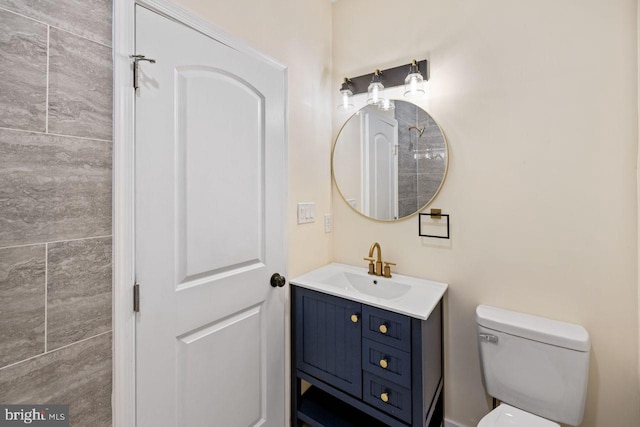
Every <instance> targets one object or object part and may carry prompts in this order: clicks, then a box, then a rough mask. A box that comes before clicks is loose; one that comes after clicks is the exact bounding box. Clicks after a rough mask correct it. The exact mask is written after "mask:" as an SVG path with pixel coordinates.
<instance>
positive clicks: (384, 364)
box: [380, 359, 389, 369]
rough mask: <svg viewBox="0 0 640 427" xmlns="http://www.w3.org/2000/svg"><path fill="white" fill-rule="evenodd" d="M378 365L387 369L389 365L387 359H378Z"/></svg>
mask: <svg viewBox="0 0 640 427" xmlns="http://www.w3.org/2000/svg"><path fill="white" fill-rule="evenodd" d="M380 366H381V367H382V369H387V366H389V363H388V362H387V359H380Z"/></svg>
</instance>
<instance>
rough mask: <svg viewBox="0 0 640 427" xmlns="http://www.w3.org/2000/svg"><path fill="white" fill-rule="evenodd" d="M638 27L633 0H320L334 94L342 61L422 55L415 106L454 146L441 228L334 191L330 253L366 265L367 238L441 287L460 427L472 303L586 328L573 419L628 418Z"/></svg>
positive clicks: (474, 382)
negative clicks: (328, 24) (424, 64)
mask: <svg viewBox="0 0 640 427" xmlns="http://www.w3.org/2000/svg"><path fill="white" fill-rule="evenodd" d="M636 27H637V14H636V0H616V1H601V0H586V1H585V0H568V1H562V2H558V1H554V0H541V1H537V2H520V1H510V0H486V1H474V2H472V1H468V0H449V1H436V0H403V1H401V2H392V3H390V2H388V1H382V0H339V1H338V2H337V3H334V5H333V85H332V88H333V89H335V90H334V105H337V103H338V99H337V96H335V95H337V94H338V93H337V89H338V87H339V84H340V82H341V79H342V77H343V76H345V75H348V76H354V75H359V74H363V73H368V72H371V71H373V69H374V68H376V67H379V68H386V67H390V66H395V65H399V64H403V63H407V62H409V61H410V60H411V59H412V57H415V58H416V59H422V58H424V57H427V58H428V59H429V60H430V61H431V79H430V81H429V83H428V85H427V87H428V95H427V98H426V100H425V101H423V102H422V103H421V104H422V106H423V107H424V108H425V109H426V110H427V111H428V112H429V113H431V114H432V115H433V117H434V118H435V119H436V121H438V123H439V124H440V125H441V126H442V128H443V129H444V131H445V133H446V136H447V138H448V141H449V144H450V155H451V160H450V168H449V174H448V178H447V181H446V183H445V186H444V188H443V189H442V192H441V194H440V195H439V196H438V197H437V199H436V201H435V203H434V206H435V207H439V208H442V209H443V211H444V212H445V213H449V214H451V224H452V231H451V232H452V239H451V240H450V241H445V242H440V241H436V240H435V239H421V238H419V237H418V236H417V231H416V230H417V224H416V222H417V219H416V218H415V217H413V218H411V219H409V220H405V221H401V222H398V223H396V224H381V223H376V222H372V221H367V220H365V219H362V218H361V217H359V216H358V215H357V214H355V213H354V212H352V211H351V209H349V208H348V207H347V206H346V204H345V203H344V202H343V201H342V200H341V199H340V198H339V196H338V194H337V192H336V191H335V189H334V192H333V207H334V215H335V229H334V245H333V253H334V258H335V260H337V261H341V262H347V263H350V264H356V265H362V266H363V267H364V266H365V265H364V264H363V261H362V257H363V256H365V255H366V251H367V248H368V247H369V245H370V244H371V242H372V241H374V240H377V241H379V242H380V243H381V244H382V248H383V252H384V255H385V258H387V259H388V260H391V261H396V262H397V263H398V266H397V270H398V271H399V272H401V273H406V274H410V275H416V276H420V277H425V278H432V279H435V280H441V281H445V282H448V283H449V284H450V288H449V289H450V290H449V294H448V298H447V312H446V343H447V346H446V375H447V378H446V413H447V417H448V418H450V419H452V420H453V421H455V422H457V423H459V424H460V425H463V426H468V427H471V426H476V424H477V422H478V421H479V419H480V418H481V417H482V416H483V415H484V414H485V413H486V412H487V411H488V410H489V404H488V402H487V400H486V399H485V393H484V390H483V387H482V383H481V378H480V370H479V366H478V356H477V351H476V338H475V324H474V309H475V307H476V306H477V305H478V304H492V305H496V306H500V307H505V308H509V309H513V310H520V311H525V312H529V313H533V314H537V315H541V316H547V317H551V318H555V319H560V320H565V321H570V322H576V323H579V324H581V325H583V326H585V327H586V328H587V330H588V331H589V332H590V334H591V337H592V342H593V347H592V358H591V372H590V386H589V396H588V408H587V411H586V416H585V421H584V423H583V426H585V427H605V426H613V425H615V426H621V427H623V426H624V427H631V426H637V425H640V415H639V407H638V361H637V356H638V348H639V346H638V319H637V316H638V280H637V274H638V272H637V265H638V252H637V236H638V234H637V229H638V220H637V203H636V201H637V191H636V189H637V176H636V162H637V151H638V137H637V135H638V127H637V121H638V114H637V110H638V104H637V98H638V97H637V79H638V74H637V56H638V51H637V46H636V44H637V38H636ZM343 119H344V117H341V116H338V115H337V114H335V115H334V133H335V132H337V129H339V126H340V124H341V120H343ZM294 178H295V176H294Z"/></svg>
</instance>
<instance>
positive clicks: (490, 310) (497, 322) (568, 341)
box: [476, 305, 591, 351]
mask: <svg viewBox="0 0 640 427" xmlns="http://www.w3.org/2000/svg"><path fill="white" fill-rule="evenodd" d="M476 322H477V323H478V325H480V326H484V327H485V328H489V329H493V330H496V331H500V332H504V333H507V334H510V335H516V336H519V337H522V338H526V339H530V340H534V341H539V342H543V343H547V344H550V345H555V346H558V347H564V348H568V349H571V350H577V351H589V349H590V348H591V340H590V338H589V333H588V332H587V330H586V329H585V328H583V327H582V326H580V325H576V324H573V323H566V322H560V321H557V320H551V319H546V318H544V317H538V316H533V315H531V314H525V313H518V312H515V311H510V310H504V309H502V308H497V307H490V306H488V305H479V306H478V308H476Z"/></svg>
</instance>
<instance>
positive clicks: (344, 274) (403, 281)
mask: <svg viewBox="0 0 640 427" xmlns="http://www.w3.org/2000/svg"><path fill="white" fill-rule="evenodd" d="M290 282H291V283H292V284H293V285H297V286H301V287H303V288H308V289H313V290H315V291H318V292H323V293H326V294H330V295H334V296H338V297H342V298H346V299H350V300H353V301H358V302H361V303H364V304H368V305H372V306H374V307H379V308H383V309H385V310H389V311H393V312H396V313H400V314H404V315H407V316H411V317H416V318H418V319H423V320H424V319H427V318H428V317H429V315H430V314H431V312H432V311H433V309H434V308H435V307H436V305H437V304H438V302H439V301H440V299H442V296H443V295H444V293H445V292H446V291H447V284H446V283H440V282H434V281H431V280H425V279H418V278H416V277H409V276H402V275H400V274H393V277H391V278H389V279H387V278H384V277H378V276H373V275H369V274H367V269H366V266H364V267H354V266H351V265H346V264H338V263H332V264H328V265H325V266H324V267H321V268H318V269H317V270H313V271H310V272H309V273H307V274H303V275H302V276H298V277H295V278H293V279H291V280H290Z"/></svg>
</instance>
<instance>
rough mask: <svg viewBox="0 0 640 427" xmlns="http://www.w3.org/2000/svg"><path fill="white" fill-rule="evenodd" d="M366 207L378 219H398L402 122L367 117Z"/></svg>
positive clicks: (367, 114)
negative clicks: (399, 127) (399, 134)
mask: <svg viewBox="0 0 640 427" xmlns="http://www.w3.org/2000/svg"><path fill="white" fill-rule="evenodd" d="M362 142H363V150H362V152H363V163H364V164H363V167H362V170H363V176H364V179H363V195H362V196H363V207H364V214H365V215H367V216H370V217H372V218H376V219H394V218H398V150H397V148H398V121H397V120H396V119H394V118H393V117H387V116H385V115H382V114H377V113H375V112H374V111H372V110H369V111H367V112H365V113H364V114H363V140H362Z"/></svg>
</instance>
